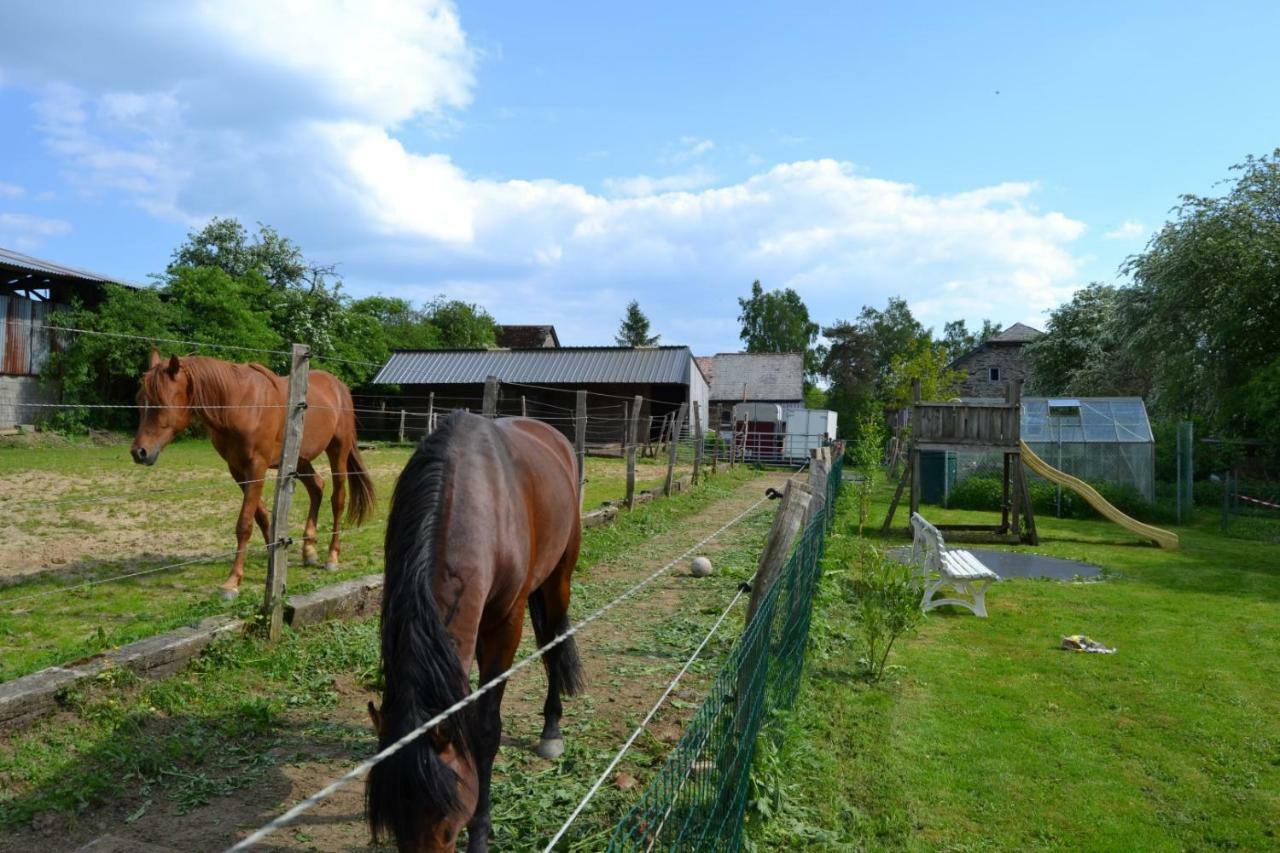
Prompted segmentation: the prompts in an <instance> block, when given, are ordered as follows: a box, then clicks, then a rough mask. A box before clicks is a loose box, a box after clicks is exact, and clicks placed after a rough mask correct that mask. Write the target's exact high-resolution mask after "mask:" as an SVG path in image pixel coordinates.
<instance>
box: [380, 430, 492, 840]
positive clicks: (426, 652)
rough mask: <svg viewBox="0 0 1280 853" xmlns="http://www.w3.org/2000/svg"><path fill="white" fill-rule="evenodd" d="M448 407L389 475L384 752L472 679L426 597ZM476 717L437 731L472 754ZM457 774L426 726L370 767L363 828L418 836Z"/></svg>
mask: <svg viewBox="0 0 1280 853" xmlns="http://www.w3.org/2000/svg"><path fill="white" fill-rule="evenodd" d="M465 417H466V415H465V414H463V413H462V412H453V413H452V414H451V415H449V416H448V417H447V418H445V420H444V421H443V422H442V423H441V424H440V426H439V427H438V428H437V429H436V431H435V432H434V433H432V434H431V435H430V436H428V437H427V438H425V439H423V441H422V443H421V444H419V445H418V449H417V450H416V451H415V452H414V454H413V456H412V457H411V458H410V459H409V462H408V464H407V465H406V466H405V469H404V471H403V472H402V473H401V474H400V479H399V480H397V481H396V488H395V494H394V496H393V497H392V500H391V512H390V516H389V518H388V519H387V537H386V545H385V549H384V550H385V557H386V578H385V582H384V586H383V593H382V671H383V677H384V681H385V687H384V691H383V704H382V712H381V718H382V726H381V728H382V731H381V732H380V738H379V748H380V749H384V748H386V747H387V746H388V745H390V744H391V743H393V742H395V741H397V740H399V739H400V738H401V737H403V736H404V735H406V734H408V733H409V732H410V731H412V730H414V729H415V728H417V727H418V726H420V725H422V724H423V723H424V722H426V721H427V720H428V719H430V718H431V717H432V716H434V715H436V714H438V713H439V712H441V711H442V710H444V709H445V708H447V707H449V706H450V705H452V704H454V703H455V702H457V701H458V700H460V699H462V698H463V697H464V696H466V694H467V693H468V692H469V690H470V682H469V679H468V677H467V673H465V672H464V671H463V669H462V664H461V662H460V661H459V660H458V652H457V647H456V646H455V644H454V642H453V638H452V637H451V636H450V635H449V633H448V631H447V630H446V629H445V624H444V620H443V619H442V618H441V615H440V612H439V610H438V608H437V606H436V601H435V596H434V595H433V594H432V579H433V577H434V574H435V568H436V563H437V559H438V556H439V553H440V548H441V544H440V542H439V533H440V526H441V521H442V518H443V516H444V514H445V506H444V502H445V500H444V499H445V488H446V480H447V475H448V471H449V448H450V443H451V442H452V441H453V440H454V438H455V437H456V436H457V434H458V431H457V429H456V427H457V424H458V422H459V421H460V420H461V419H463V418H465ZM474 726H475V715H474V713H473V712H472V710H471V708H467V709H464V710H463V711H462V712H460V713H457V714H454V715H453V717H451V718H450V719H449V720H448V722H447V723H446V724H442V727H441V732H442V733H443V734H445V735H446V736H447V737H448V739H449V741H450V742H451V743H452V745H453V747H454V749H455V750H457V751H458V753H459V755H460V756H462V757H464V758H465V757H466V756H468V755H469V754H470V747H471V744H472V743H473V742H474V736H473V729H474ZM457 781H458V780H457V777H456V775H455V773H454V772H453V771H452V770H451V769H450V768H449V767H448V766H447V765H445V764H444V763H443V762H441V761H440V759H439V757H438V755H437V753H436V752H435V751H434V750H433V749H432V748H431V733H427V734H426V735H423V736H421V737H419V738H418V739H416V740H415V741H413V742H412V743H411V744H410V745H409V746H407V747H405V748H403V749H401V750H400V751H399V752H397V753H396V754H394V755H393V756H391V757H390V758H387V759H385V760H384V761H382V762H381V763H379V764H376V765H374V767H373V769H372V770H371V771H370V773H369V783H368V789H367V796H368V813H369V826H370V828H371V829H372V831H373V834H374V837H375V838H377V837H378V836H379V835H380V833H381V832H383V831H385V830H391V832H392V833H393V834H394V836H395V837H396V838H397V839H398V840H399V841H400V842H401V844H402V845H403V844H405V843H413V842H414V841H415V840H416V839H418V838H419V837H420V836H421V833H422V830H423V827H424V826H425V820H424V818H425V817H426V815H427V812H428V810H429V811H430V812H432V813H434V814H436V815H442V814H445V813H447V812H450V811H452V810H453V809H454V808H456V807H457V805H458V796H457Z"/></svg>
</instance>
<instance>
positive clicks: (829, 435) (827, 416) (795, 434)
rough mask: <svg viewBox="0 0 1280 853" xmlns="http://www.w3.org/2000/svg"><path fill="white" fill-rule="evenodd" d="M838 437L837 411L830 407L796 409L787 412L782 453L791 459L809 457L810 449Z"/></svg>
mask: <svg viewBox="0 0 1280 853" xmlns="http://www.w3.org/2000/svg"><path fill="white" fill-rule="evenodd" d="M835 437H836V413H835V412H832V411H830V410H828V409H794V410H792V411H790V412H788V413H787V431H786V434H785V435H784V437H783V439H782V455H783V456H785V457H786V458H787V459H790V460H797V461H798V460H803V459H808V458H809V451H810V450H813V449H814V448H815V447H821V446H822V445H823V444H824V443H825V442H827V441H830V440H834V439H835Z"/></svg>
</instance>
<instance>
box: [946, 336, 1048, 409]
mask: <svg viewBox="0 0 1280 853" xmlns="http://www.w3.org/2000/svg"><path fill="white" fill-rule="evenodd" d="M1043 334H1044V332H1041V331H1040V330H1039V329H1033V328H1031V327H1030V326H1028V325H1026V324H1024V323H1014V324H1013V325H1012V326H1010V327H1009V328H1007V329H1005V330H1004V331H1003V332H1001V333H1000V334H998V335H996V336H995V337H993V338H988V339H987V340H985V341H983V342H982V343H980V344H978V345H977V346H976V347H974V348H973V349H972V350H970V351H969V352H967V353H965V354H964V355H962V356H960V357H959V358H957V359H956V360H955V361H953V362H951V364H949V365H947V366H948V367H949V368H950V369H951V370H959V371H960V372H962V373H964V374H965V378H964V379H963V381H961V383H960V396H962V397H1004V395H1005V389H1006V388H1007V387H1008V383H1009V382H1010V381H1012V380H1017V379H1021V380H1022V381H1023V382H1026V381H1027V380H1029V379H1030V378H1031V363H1030V361H1029V360H1028V359H1027V356H1026V353H1025V352H1024V350H1025V348H1026V345H1027V344H1029V343H1031V342H1032V341H1034V340H1036V339H1037V338H1039V337H1040V336H1041V335H1043Z"/></svg>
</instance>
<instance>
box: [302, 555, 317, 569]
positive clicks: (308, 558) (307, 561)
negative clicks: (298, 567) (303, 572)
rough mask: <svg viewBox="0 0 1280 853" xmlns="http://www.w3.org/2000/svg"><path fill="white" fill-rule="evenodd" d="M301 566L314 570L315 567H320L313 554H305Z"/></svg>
mask: <svg viewBox="0 0 1280 853" xmlns="http://www.w3.org/2000/svg"><path fill="white" fill-rule="evenodd" d="M302 565H304V566H306V567H307V568H308V569H314V568H315V567H316V566H318V565H320V558H319V557H317V556H316V555H315V554H306V555H304V556H303V558H302Z"/></svg>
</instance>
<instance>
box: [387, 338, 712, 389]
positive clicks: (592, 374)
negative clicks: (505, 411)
mask: <svg viewBox="0 0 1280 853" xmlns="http://www.w3.org/2000/svg"><path fill="white" fill-rule="evenodd" d="M692 359H693V353H691V352H690V351H689V348H688V347H641V348H637V349H631V348H628V347H560V348H550V347H546V348H538V349H522V350H413V351H408V352H395V353H392V354H391V359H390V360H389V361H388V362H387V363H386V365H385V366H384V367H383V368H382V369H381V370H379V371H378V375H377V376H375V377H374V379H373V381H374V383H375V384H383V385H390V384H396V385H465V384H471V383H476V382H484V380H485V379H486V378H487V377H489V376H496V377H498V378H499V379H501V380H502V381H504V382H530V383H535V384H548V385H557V384H586V383H594V382H608V383H614V382H621V383H626V382H652V383H658V384H672V385H688V384H689V362H690V361H691V360H692Z"/></svg>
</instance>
